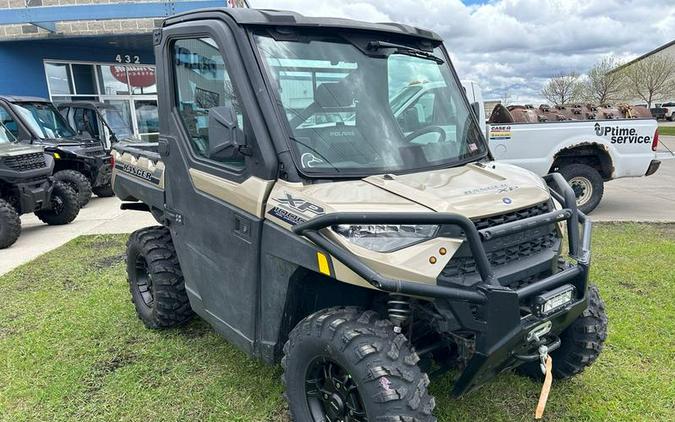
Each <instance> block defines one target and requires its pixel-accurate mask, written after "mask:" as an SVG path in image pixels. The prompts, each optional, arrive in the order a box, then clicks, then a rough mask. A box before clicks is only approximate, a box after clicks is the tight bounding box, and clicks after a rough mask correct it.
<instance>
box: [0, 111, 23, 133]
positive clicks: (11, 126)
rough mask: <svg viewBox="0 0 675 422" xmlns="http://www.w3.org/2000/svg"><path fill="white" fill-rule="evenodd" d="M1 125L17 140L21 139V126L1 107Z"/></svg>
mask: <svg viewBox="0 0 675 422" xmlns="http://www.w3.org/2000/svg"><path fill="white" fill-rule="evenodd" d="M0 123H2V126H4V127H5V130H8V131H9V132H10V133H11V134H12V135H14V137H15V138H18V137H19V126H18V125H17V124H16V121H15V120H14V119H13V118H12V116H11V115H10V114H9V113H8V112H7V110H5V109H4V108H3V107H0Z"/></svg>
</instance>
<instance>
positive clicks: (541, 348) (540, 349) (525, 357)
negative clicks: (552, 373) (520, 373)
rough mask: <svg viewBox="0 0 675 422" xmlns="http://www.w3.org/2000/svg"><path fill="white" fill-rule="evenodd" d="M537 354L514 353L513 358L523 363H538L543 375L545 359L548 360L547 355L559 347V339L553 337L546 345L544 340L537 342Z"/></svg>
mask: <svg viewBox="0 0 675 422" xmlns="http://www.w3.org/2000/svg"><path fill="white" fill-rule="evenodd" d="M537 343H538V344H537V352H536V353H532V354H517V353H514V354H513V357H514V358H516V359H518V360H522V361H523V362H534V361H539V364H540V365H539V367H540V368H541V370H542V372H543V373H546V359H547V358H548V355H549V353H551V352H552V351H554V350H556V349H558V348H559V347H560V343H561V342H560V338H559V337H558V336H555V337H554V338H553V340H552V341H550V342H549V343H548V344H544V340H543V339H542V340H540V341H538V342H537Z"/></svg>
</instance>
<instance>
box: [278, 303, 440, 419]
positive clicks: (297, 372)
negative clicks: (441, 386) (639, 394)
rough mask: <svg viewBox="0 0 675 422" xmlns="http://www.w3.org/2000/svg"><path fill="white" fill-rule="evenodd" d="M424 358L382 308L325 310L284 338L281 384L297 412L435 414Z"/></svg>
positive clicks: (313, 415) (303, 415)
mask: <svg viewBox="0 0 675 422" xmlns="http://www.w3.org/2000/svg"><path fill="white" fill-rule="evenodd" d="M418 361H419V357H418V356H417V354H416V353H415V352H413V350H412V348H411V346H410V344H409V342H408V340H407V339H406V338H405V336H403V335H402V334H396V333H395V332H394V326H393V325H392V324H391V323H390V322H389V321H386V320H381V319H379V318H378V315H377V313H376V312H373V311H362V310H359V309H358V308H329V309H324V310H321V311H318V312H316V313H314V314H312V315H310V316H308V317H307V318H305V319H304V320H302V321H301V322H300V323H299V324H298V325H297V326H296V327H295V328H294V329H293V331H291V333H290V335H289V339H288V342H286V344H285V345H284V358H283V359H282V362H281V365H282V367H283V369H284V373H283V376H282V383H283V384H284V387H285V393H284V396H285V397H286V400H287V401H288V406H289V410H290V413H291V419H292V420H294V421H297V422H312V421H324V420H332V421H338V420H352V418H351V416H354V415H360V416H361V418H358V419H356V420H365V419H364V418H367V419H368V420H369V421H382V422H385V421H391V422H403V421H410V422H429V421H436V418H435V417H434V416H433V415H432V412H433V409H434V406H435V403H434V398H433V397H432V396H430V395H429V393H428V392H427V386H428V385H429V378H428V377H427V375H426V374H424V373H423V372H422V371H421V370H420V368H419V367H418V366H417V362H418ZM350 412H354V413H353V414H350Z"/></svg>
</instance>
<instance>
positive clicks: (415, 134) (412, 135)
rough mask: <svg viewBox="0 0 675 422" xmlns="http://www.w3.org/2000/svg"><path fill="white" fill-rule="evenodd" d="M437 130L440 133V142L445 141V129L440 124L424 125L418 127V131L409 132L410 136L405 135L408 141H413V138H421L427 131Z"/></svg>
mask: <svg viewBox="0 0 675 422" xmlns="http://www.w3.org/2000/svg"><path fill="white" fill-rule="evenodd" d="M432 132H436V133H438V141H436V142H438V143H439V144H440V143H442V142H443V141H445V131H444V130H443V128H442V127H440V126H426V127H423V128H422V129H417V130H416V131H414V132H412V133H410V134H408V136H406V137H405V140H406V141H408V142H412V141H413V139H415V138H419V137H420V136H422V135H426V134H427V133H432Z"/></svg>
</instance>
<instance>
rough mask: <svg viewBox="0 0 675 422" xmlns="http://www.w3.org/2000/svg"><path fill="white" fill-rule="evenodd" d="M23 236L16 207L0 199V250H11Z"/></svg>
mask: <svg viewBox="0 0 675 422" xmlns="http://www.w3.org/2000/svg"><path fill="white" fill-rule="evenodd" d="M20 234H21V218H19V213H18V212H16V210H15V209H14V207H13V206H12V205H11V204H10V203H9V202H7V201H5V200H4V199H0V249H5V248H9V247H10V246H12V245H13V244H14V242H16V239H18V238H19V235H20Z"/></svg>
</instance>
